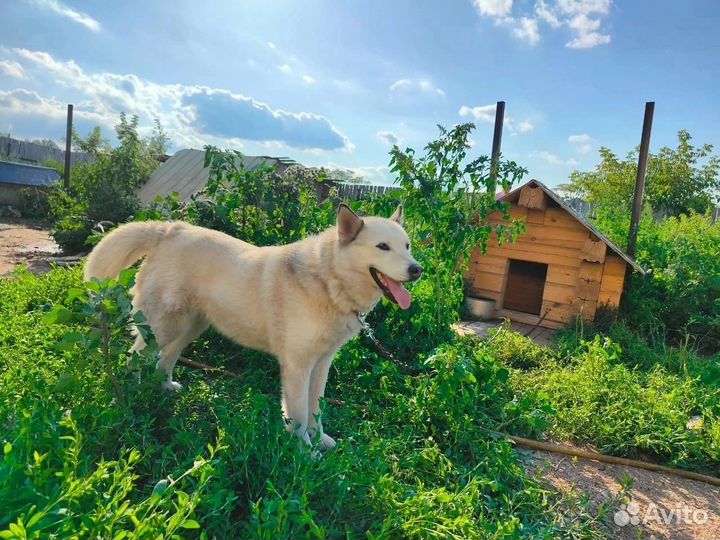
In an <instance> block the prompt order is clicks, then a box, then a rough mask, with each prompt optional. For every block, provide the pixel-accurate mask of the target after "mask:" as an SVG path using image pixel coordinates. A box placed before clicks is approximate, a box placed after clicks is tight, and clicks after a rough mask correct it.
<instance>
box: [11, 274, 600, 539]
mask: <svg viewBox="0 0 720 540" xmlns="http://www.w3.org/2000/svg"><path fill="white" fill-rule="evenodd" d="M81 286H82V285H81V273H80V270H79V269H71V270H60V269H58V270H55V271H53V272H50V273H49V274H46V275H44V276H40V277H37V276H32V275H30V274H26V273H20V274H17V275H16V276H15V277H13V278H11V279H7V280H0V419H2V420H1V421H2V426H3V429H2V435H1V436H0V437H1V440H0V447H2V448H3V452H4V454H3V458H2V460H0V508H3V510H4V511H3V513H1V514H0V531H1V532H0V538H66V537H71V536H72V537H80V538H88V537H100V538H111V537H112V538H148V537H157V536H162V537H168V538H170V537H173V538H273V539H274V538H340V537H345V538H518V537H524V538H557V537H562V538H602V537H605V536H606V534H607V531H606V529H605V527H604V526H603V524H602V520H603V519H604V518H605V512H606V510H607V508H604V509H601V512H600V513H599V514H598V513H595V514H592V513H590V511H589V510H588V505H587V502H586V501H582V500H578V499H577V498H574V497H570V496H565V495H560V494H558V493H556V492H553V491H551V490H548V489H547V488H544V487H542V486H541V485H540V484H539V483H538V482H537V481H536V480H534V479H533V478H530V477H529V476H528V475H526V473H525V472H524V469H523V467H522V466H521V463H520V462H519V461H518V459H517V457H516V454H515V451H514V449H513V447H512V446H511V444H510V443H508V442H507V441H505V440H499V439H497V438H496V437H494V436H491V435H489V434H488V432H487V431H486V428H496V429H507V430H510V431H513V432H515V433H519V434H525V435H536V436H537V435H539V434H540V432H541V431H542V430H543V429H545V428H546V426H547V425H548V422H549V421H550V418H549V416H548V414H549V410H550V409H549V407H548V404H547V399H545V398H543V397H542V396H541V395H540V394H538V392H536V391H535V390H533V389H530V388H528V389H522V390H518V389H517V388H515V387H514V386H513V379H514V372H515V370H514V368H512V367H511V366H506V365H504V364H503V363H501V362H500V361H498V360H496V359H495V358H494V356H493V355H491V354H490V353H489V352H488V351H486V350H484V349H482V348H480V347H478V344H477V342H476V341H475V340H459V341H458V342H456V343H453V344H447V345H444V346H443V347H441V348H440V349H439V350H438V351H437V353H436V354H434V355H433V356H431V357H430V358H428V360H427V362H426V366H425V369H424V371H423V372H422V373H421V374H420V375H417V376H413V377H410V376H406V375H403V374H402V373H400V372H398V370H397V368H396V367H395V366H394V365H393V364H391V363H389V362H386V361H384V360H382V359H381V358H379V357H378V356H376V355H375V354H374V353H372V352H370V351H368V350H366V349H364V348H362V347H361V346H360V344H359V342H358V341H353V342H351V343H349V344H348V345H347V346H346V347H344V348H343V350H342V351H341V353H340V354H339V355H338V358H337V360H336V362H335V364H334V367H333V369H332V373H331V378H330V381H329V384H328V390H329V396H328V397H329V398H330V399H333V400H340V403H337V404H335V405H332V406H328V407H327V411H326V420H325V424H326V426H327V429H328V431H329V432H330V433H332V434H333V435H335V436H338V437H339V438H340V439H341V442H340V444H339V446H338V447H337V448H336V449H335V450H334V451H331V452H329V453H327V454H326V455H325V456H324V457H322V459H313V456H312V455H311V452H310V451H309V450H308V449H307V448H305V447H303V446H301V445H299V444H298V443H297V441H296V440H295V439H293V438H292V437H290V436H289V435H288V434H287V433H286V431H285V429H284V426H283V423H282V421H281V415H280V407H279V399H278V394H279V381H278V374H277V368H276V366H275V363H274V361H273V360H272V359H271V358H269V357H267V356H265V355H262V354H258V353H255V352H252V351H247V350H245V349H242V348H240V347H237V346H234V345H232V344H229V343H228V342H226V341H225V340H223V339H222V338H220V337H219V336H217V335H215V334H212V333H210V334H207V335H206V336H204V337H203V338H201V339H200V340H198V341H197V342H196V343H195V344H194V345H193V346H192V348H191V349H192V350H191V351H189V352H188V354H189V355H190V356H192V357H193V358H195V359H196V360H200V361H204V362H207V363H211V364H213V365H220V366H224V367H225V368H227V369H230V370H233V371H234V372H237V373H242V374H243V377H242V378H240V379H235V378H227V377H218V376H213V377H211V376H208V375H207V374H205V373H203V372H200V371H196V370H188V369H184V368H182V367H181V368H178V373H177V377H176V378H177V379H178V380H179V381H181V382H182V383H183V384H184V385H185V390H184V391H183V392H181V393H179V394H177V395H174V394H159V393H158V392H157V390H156V387H157V384H156V382H155V381H154V380H153V377H152V376H150V375H149V373H150V371H151V368H149V367H145V368H144V369H143V370H142V373H143V380H142V381H141V382H140V383H137V382H135V383H134V384H131V385H129V386H128V387H127V395H126V397H127V398H128V399H127V405H123V406H121V405H119V404H118V403H117V402H116V401H114V400H113V393H112V392H111V391H110V389H109V387H108V384H107V381H106V380H105V375H104V371H103V369H102V366H101V364H100V363H99V362H98V361H97V358H96V355H91V354H89V352H88V351H87V350H85V351H84V350H82V348H81V347H79V346H77V345H75V346H63V347H61V348H58V347H57V346H56V344H57V343H58V341H60V340H61V338H62V337H63V336H64V335H66V334H67V333H68V332H70V331H79V332H81V333H87V332H88V331H89V330H88V327H87V326H86V325H83V324H79V323H69V322H68V323H66V324H54V325H48V324H45V323H43V315H44V314H45V312H46V311H48V309H49V307H50V306H51V305H53V304H58V303H62V302H65V298H66V296H67V293H68V291H69V290H70V289H72V288H76V287H81ZM114 345H116V346H119V345H122V348H124V347H126V346H128V345H129V340H128V341H123V342H122V343H114ZM118 350H120V349H118ZM113 362H114V369H116V370H117V371H118V372H121V371H122V370H123V369H124V366H125V362H124V357H123V355H122V354H117V355H116V357H114V359H113ZM67 373H75V374H76V375H77V377H76V378H75V382H73V383H72V384H66V382H67V381H64V379H63V374H67Z"/></svg>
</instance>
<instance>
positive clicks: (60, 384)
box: [55, 373, 76, 392]
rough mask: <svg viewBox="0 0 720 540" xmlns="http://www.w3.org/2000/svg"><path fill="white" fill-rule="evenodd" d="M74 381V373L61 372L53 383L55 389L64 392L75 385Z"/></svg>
mask: <svg viewBox="0 0 720 540" xmlns="http://www.w3.org/2000/svg"><path fill="white" fill-rule="evenodd" d="M75 382H76V380H75V375H73V374H72V373H62V374H61V375H60V376H59V377H58V380H57V382H56V383H55V390H57V391H58V392H64V391H66V390H69V389H70V388H72V387H73V386H74V385H75Z"/></svg>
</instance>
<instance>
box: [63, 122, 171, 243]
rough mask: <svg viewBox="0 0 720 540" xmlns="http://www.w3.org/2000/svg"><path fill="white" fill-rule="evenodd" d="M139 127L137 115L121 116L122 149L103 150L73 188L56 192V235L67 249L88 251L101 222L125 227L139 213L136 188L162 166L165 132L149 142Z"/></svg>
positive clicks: (74, 178) (76, 174)
mask: <svg viewBox="0 0 720 540" xmlns="http://www.w3.org/2000/svg"><path fill="white" fill-rule="evenodd" d="M137 128H138V117H137V116H133V117H132V118H131V119H130V120H128V119H127V117H126V116H125V114H124V113H123V114H121V115H120V123H119V124H118V125H117V126H116V128H115V130H116V132H117V137H118V140H119V141H120V144H119V146H118V147H117V148H114V149H112V150H106V151H99V153H98V154H97V155H96V161H95V162H93V163H83V164H80V165H78V166H76V167H75V168H74V169H73V170H72V174H71V185H70V188H69V189H67V190H65V189H64V188H63V187H57V188H56V189H54V190H52V191H51V194H50V196H49V204H50V210H51V215H52V217H53V219H54V220H55V230H54V231H53V232H52V235H53V237H54V238H55V241H56V242H57V243H58V244H59V245H60V247H61V248H62V249H63V250H64V251H66V252H77V251H82V250H84V249H87V246H86V240H87V238H88V237H89V236H90V234H91V233H92V229H93V227H94V226H95V224H96V223H98V222H100V221H110V222H112V223H115V224H119V223H122V222H124V221H126V220H127V219H128V218H129V217H130V216H132V215H133V214H134V213H135V212H137V211H138V210H139V207H140V205H139V201H138V199H137V197H136V196H135V190H136V189H137V188H138V187H139V186H140V185H142V184H143V183H144V182H145V181H146V180H147V179H148V177H149V176H150V173H151V172H152V171H153V170H154V169H155V168H156V167H157V166H158V165H159V162H158V161H157V157H158V156H157V149H156V146H157V144H156V143H155V141H157V140H158V138H160V137H162V136H163V132H162V128H160V126H159V125H158V126H157V128H156V132H155V133H154V135H153V137H152V138H151V139H149V140H143V139H140V137H139V136H138V133H137ZM157 130H160V131H159V132H158V131H157Z"/></svg>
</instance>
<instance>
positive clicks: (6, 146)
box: [0, 137, 95, 165]
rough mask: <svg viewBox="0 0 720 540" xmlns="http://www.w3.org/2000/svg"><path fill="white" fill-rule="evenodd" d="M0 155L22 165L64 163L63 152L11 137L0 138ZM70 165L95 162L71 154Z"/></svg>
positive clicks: (75, 153)
mask: <svg viewBox="0 0 720 540" xmlns="http://www.w3.org/2000/svg"><path fill="white" fill-rule="evenodd" d="M0 154H3V155H5V156H8V157H9V158H11V159H16V160H18V161H20V162H23V163H30V164H32V165H41V164H42V163H43V161H46V160H53V161H57V162H58V163H65V151H64V150H60V149H59V148H53V147H52V146H45V145H44V144H37V143H32V142H28V141H19V140H18V139H13V138H12V137H0ZM71 159H72V164H73V165H75V164H76V163H88V162H93V161H95V158H94V157H93V156H91V155H90V154H86V153H84V152H73V153H72V158H71Z"/></svg>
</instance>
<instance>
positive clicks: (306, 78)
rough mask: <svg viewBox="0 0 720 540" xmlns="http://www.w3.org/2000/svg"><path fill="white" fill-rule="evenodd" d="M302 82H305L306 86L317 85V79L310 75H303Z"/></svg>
mask: <svg viewBox="0 0 720 540" xmlns="http://www.w3.org/2000/svg"><path fill="white" fill-rule="evenodd" d="M302 80H303V81H305V83H306V84H309V85H311V86H312V85H313V84H315V82H316V81H315V79H313V78H312V77H311V76H310V75H303V76H302Z"/></svg>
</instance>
